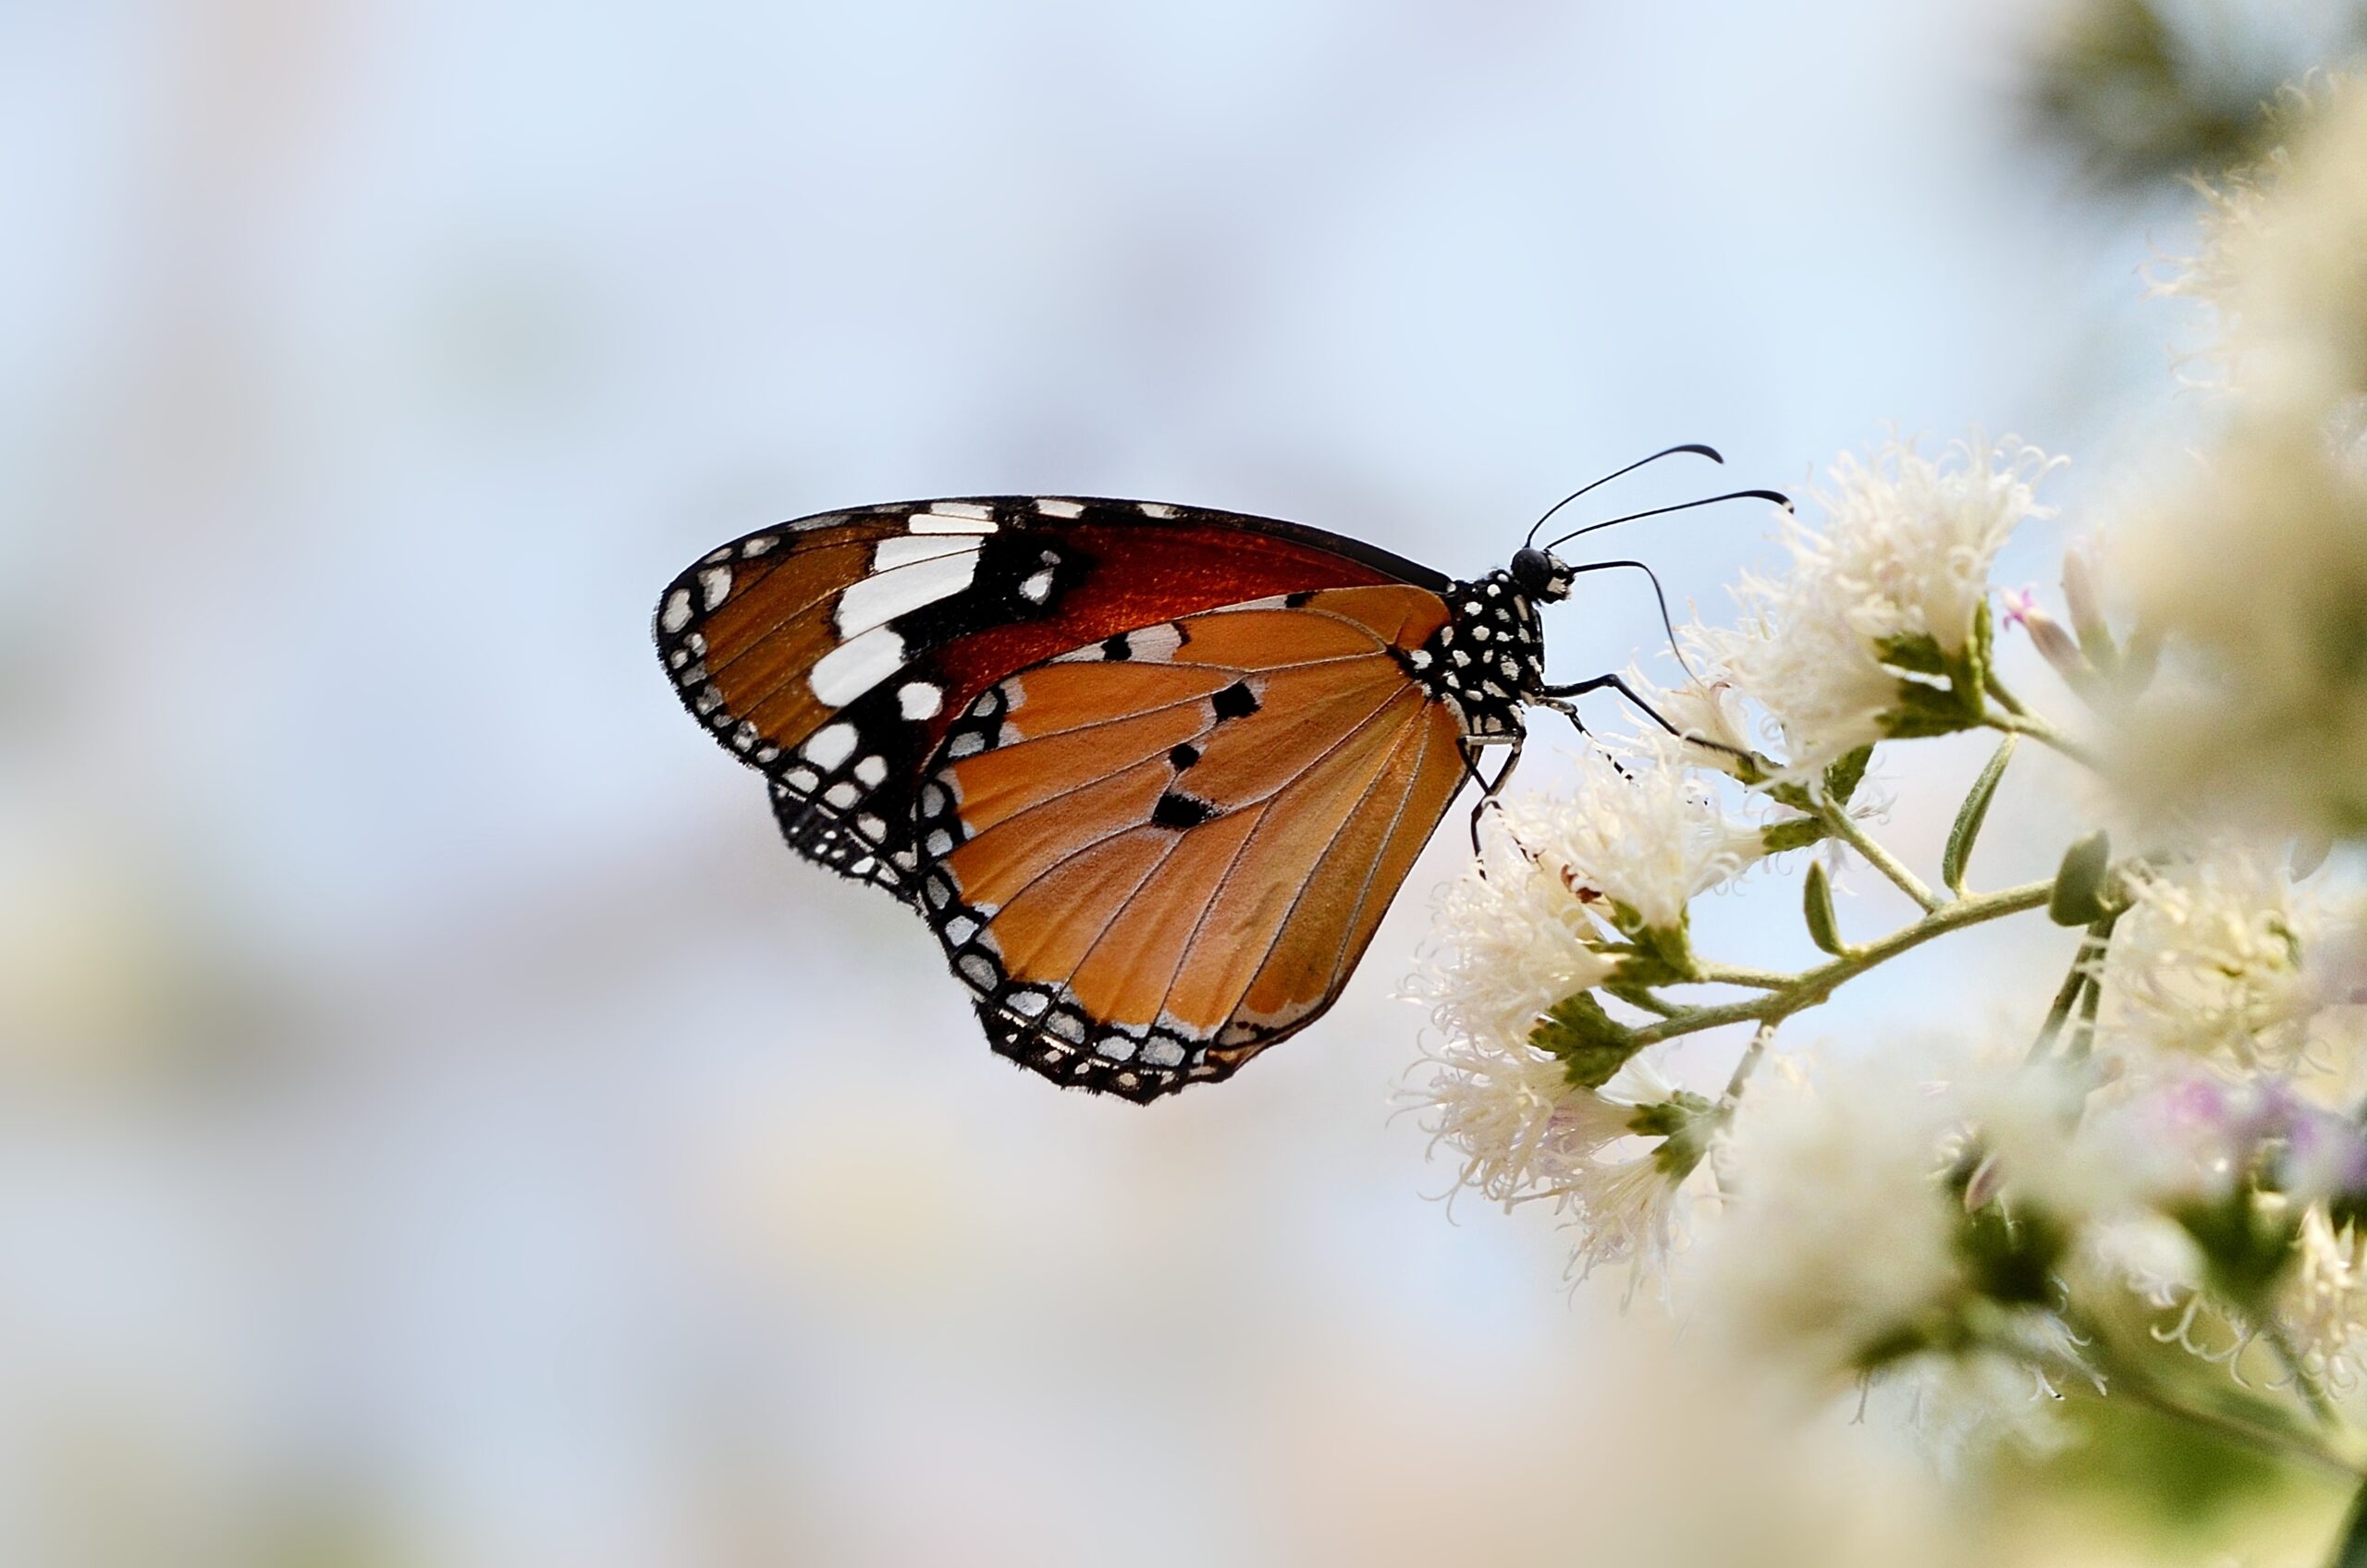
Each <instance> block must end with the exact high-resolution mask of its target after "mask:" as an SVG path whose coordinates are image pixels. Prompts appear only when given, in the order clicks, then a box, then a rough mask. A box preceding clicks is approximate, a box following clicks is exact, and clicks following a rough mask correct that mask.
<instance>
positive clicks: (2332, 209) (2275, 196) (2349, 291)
mask: <svg viewBox="0 0 2367 1568" xmlns="http://www.w3.org/2000/svg"><path fill="white" fill-rule="evenodd" d="M2279 108H2280V115H2279V118H2280V119H2281V120H2283V121H2284V122H2286V124H2287V127H2288V137H2287V145H2285V146H2280V147H2277V148H2275V149H2274V150H2273V151H2272V152H2270V153H2268V155H2267V156H2266V157H2264V158H2263V159H2262V160H2261V161H2260V163H2258V164H2256V165H2253V166H2251V167H2250V168H2246V169H2240V170H2237V171H2235V172H2234V173H2232V174H2231V175H2229V176H2228V177H2227V178H2226V179H2225V180H2223V181H2222V182H2221V183H2220V184H2219V185H2217V186H2215V187H2214V186H2211V185H2207V184H2205V185H2201V190H2202V194H2203V197H2204V202H2205V205H2204V207H2203V210H2202V214H2201V235H2202V247H2201V251H2199V252H2198V253H2196V254H2195V255H2192V256H2187V257H2180V258H2177V259H2175V260H2173V261H2172V262H2170V263H2169V264H2168V266H2167V268H2166V269H2165V276H2162V277H2160V278H2158V279H2157V281H2156V292H2159V293H2163V294H2177V295H2186V296H2189V297H2191V298H2195V299H2199V300H2202V301H2204V302H2205V303H2207V304H2209V305H2210V306H2211V307H2212V309H2213V311H2214V313H2215V314H2216V315H2217V317H2218V325H2219V337H2218V341H2217V342H2216V344H2215V345H2214V349H2213V351H2212V355H2211V357H2212V358H2214V359H2215V360H2216V361H2219V364H2220V366H2221V368H2222V369H2223V371H2224V373H2225V374H2226V378H2227V380H2228V382H2229V384H2230V385H2231V386H2233V387H2234V388H2235V389H2236V390H2237V391H2238V393H2239V394H2241V395H2242V396H2243V397H2245V398H2250V399H2254V400H2261V399H2267V400H2271V401H2287V400H2290V401H2297V402H2302V403H2317V404H2321V405H2322V404H2323V403H2324V401H2325V400H2326V399H2327V398H2330V397H2340V396H2342V395H2344V394H2347V393H2353V392H2357V391H2360V390H2361V389H2362V388H2367V180H2361V178H2359V171H2360V170H2361V168H2367V91H2362V90H2361V86H2360V84H2359V83H2357V82H2356V81H2346V80H2339V79H2336V80H2325V81H2323V82H2321V83H2319V84H2316V87H2315V90H2314V91H2313V92H2300V91H2298V90H2288V92H2287V94H2286V97H2285V99H2284V101H2283V102H2282V103H2281V104H2280V105H2279Z"/></svg>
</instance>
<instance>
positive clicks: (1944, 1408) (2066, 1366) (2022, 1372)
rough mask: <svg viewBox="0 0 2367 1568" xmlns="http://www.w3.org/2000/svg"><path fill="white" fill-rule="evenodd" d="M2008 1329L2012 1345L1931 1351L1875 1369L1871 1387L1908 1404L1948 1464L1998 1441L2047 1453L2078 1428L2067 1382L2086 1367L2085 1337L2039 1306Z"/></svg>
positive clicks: (1918, 1428) (1912, 1419)
mask: <svg viewBox="0 0 2367 1568" xmlns="http://www.w3.org/2000/svg"><path fill="white" fill-rule="evenodd" d="M2006 1332H2007V1333H2008V1334H2009V1335H2010V1336H2012V1338H2013V1339H2014V1340H2015V1341H2016V1343H2015V1347H2014V1348H2013V1349H2011V1350H2007V1349H1997V1348H1992V1347H1989V1346H1985V1345H1983V1346H1975V1347H1973V1348H1972V1349H1969V1350H1962V1351H1958V1352H1956V1353H1955V1354H1940V1353H1937V1352H1926V1353H1925V1354H1920V1355H1915V1356H1910V1357H1908V1358H1907V1360H1905V1361H1903V1362H1898V1363H1895V1364H1893V1365H1892V1366H1886V1367H1884V1368H1883V1370H1882V1371H1881V1372H1879V1373H1877V1374H1874V1375H1873V1376H1872V1380H1871V1383H1870V1390H1873V1391H1878V1392H1880V1393H1882V1394H1883V1395H1886V1396H1888V1397H1890V1398H1894V1399H1897V1400H1900V1401H1902V1402H1903V1403H1905V1405H1906V1410H1905V1412H1904V1414H1905V1415H1906V1419H1907V1425H1908V1426H1909V1427H1912V1428H1913V1429H1914V1431H1915V1433H1916V1435H1917V1436H1918V1437H1919V1438H1920V1439H1922V1442H1923V1446H1924V1449H1925V1451H1926V1452H1929V1453H1930V1454H1931V1455H1932V1458H1933V1459H1935V1460H1936V1461H1937V1462H1938V1463H1939V1464H1941V1466H1942V1467H1943V1468H1954V1467H1955V1466H1956V1464H1958V1463H1959V1462H1961V1461H1962V1460H1963V1458H1964V1457H1965V1456H1966V1454H1967V1453H1968V1452H1969V1451H1971V1450H1973V1449H1974V1448H1976V1447H1979V1446H1981V1445H1985V1444H1989V1443H1992V1442H2001V1441H2002V1442H2007V1443H2011V1444H2013V1445H2015V1446H2016V1447H2018V1448H2020V1449H2021V1450H2023V1451H2024V1452H2029V1453H2033V1454H2045V1453H2048V1452H2053V1451H2054V1450H2057V1449H2060V1448H2061V1447H2062V1446H2063V1445H2064V1443H2065V1442H2066V1441H2067V1440H2068V1439H2069V1437H2070V1435H2071V1434H2070V1432H2069V1430H2068V1428H2067V1427H2066V1426H2065V1425H2064V1422H2063V1420H2062V1415H2061V1406H2062V1402H2063V1394H2062V1391H2061V1383H2062V1380H2063V1378H2064V1377H2065V1376H2066V1375H2067V1374H2068V1373H2071V1372H2072V1371H2073V1370H2074V1369H2075V1368H2077V1367H2079V1346H2078V1344H2077V1343H2076V1342H2075V1341H2073V1340H2072V1338H2071V1335H2070V1333H2069V1331H2068V1330H2067V1329H2065V1328H2064V1327H2063V1325H2062V1324H2061V1323H2060V1322H2059V1321H2057V1320H2056V1319H2054V1318H2053V1317H2044V1316H2042V1315H2040V1314H2036V1313H2025V1314H2020V1315H2018V1316H2017V1317H2014V1318H2012V1319H2010V1320H2009V1324H2008V1326H2007V1328H2006ZM2090 1380H2091V1381H2092V1379H2090Z"/></svg>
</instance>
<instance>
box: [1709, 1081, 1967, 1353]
mask: <svg viewBox="0 0 2367 1568" xmlns="http://www.w3.org/2000/svg"><path fill="white" fill-rule="evenodd" d="M1785 1065H1787V1066H1788V1065H1790V1063H1788V1062H1787V1063H1786V1064H1785ZM1931 1065H1932V1064H1931V1063H1930V1062H1929V1060H1928V1059H1925V1058H1922V1057H1920V1056H1918V1055H1915V1054H1912V1053H1907V1052H1890V1053H1885V1054H1883V1055H1881V1056H1877V1057H1873V1058H1870V1059H1862V1060H1848V1061H1825V1062H1821V1063H1820V1064H1819V1065H1818V1068H1817V1071H1816V1072H1815V1074H1814V1078H1813V1081H1811V1080H1810V1079H1809V1077H1808V1076H1807V1075H1806V1074H1804V1073H1801V1072H1790V1073H1782V1072H1772V1073H1771V1072H1762V1073H1761V1074H1760V1078H1759V1080H1758V1081H1757V1082H1755V1083H1754V1084H1753V1085H1752V1088H1751V1092H1750V1093H1749V1094H1748V1096H1745V1097H1744V1099H1743V1101H1742V1105H1741V1109H1740V1110H1739V1111H1738V1112H1737V1114H1736V1116H1735V1124H1734V1127H1733V1130H1732V1132H1731V1133H1730V1134H1729V1144H1728V1149H1727V1154H1728V1165H1729V1168H1730V1169H1731V1170H1733V1171H1734V1173H1735V1175H1734V1180H1735V1187H1736V1195H1735V1197H1734V1198H1733V1199H1732V1200H1731V1201H1730V1203H1729V1205H1728V1206H1727V1207H1728V1208H1729V1212H1727V1213H1726V1214H1724V1215H1723V1217H1722V1223H1721V1225H1720V1227H1719V1231H1718V1234H1717V1238H1716V1243H1715V1244H1714V1245H1713V1246H1711V1247H1708V1248H1705V1249H1704V1251H1705V1254H1706V1256H1705V1257H1704V1278H1703V1280H1702V1282H1701V1290H1700V1296H1701V1309H1700V1310H1701V1314H1702V1316H1703V1317H1704V1318H1705V1319H1707V1320H1709V1321H1711V1323H1712V1324H1713V1325H1715V1326H1716V1327H1718V1328H1720V1329H1723V1331H1724V1333H1725V1336H1726V1337H1727V1338H1729V1339H1730V1340H1731V1341H1733V1343H1734V1344H1735V1347H1736V1348H1737V1349H1739V1350H1741V1351H1742V1352H1744V1353H1745V1354H1747V1355H1748V1356H1750V1357H1751V1358H1753V1359H1769V1360H1773V1361H1775V1362H1778V1363H1781V1364H1784V1365H1788V1366H1793V1367H1794V1368H1796V1369H1797V1370H1799V1371H1801V1372H1804V1373H1805V1374H1807V1375H1808V1376H1809V1378H1812V1379H1827V1378H1841V1377H1846V1376H1849V1375H1853V1374H1857V1373H1860V1372H1863V1371H1866V1370H1869V1369H1870V1367H1871V1366H1873V1365H1874V1364H1875V1362H1876V1361H1877V1360H1878V1359H1879V1358H1880V1357H1881V1355H1882V1354H1883V1352H1884V1350H1885V1347H1889V1346H1892V1345H1895V1344H1897V1343H1898V1342H1900V1341H1901V1340H1902V1337H1903V1336H1911V1335H1913V1334H1915V1333H1917V1332H1918V1331H1919V1329H1920V1328H1921V1327H1922V1326H1923V1325H1924V1324H1925V1323H1926V1322H1927V1321H1928V1320H1929V1319H1930V1318H1931V1317H1932V1315H1933V1314H1934V1313H1937V1312H1942V1311H1944V1310H1945V1308H1946V1307H1947V1305H1949V1304H1950V1303H1952V1302H1953V1301H1954V1300H1955V1299H1956V1297H1957V1296H1958V1295H1959V1294H1960V1293H1961V1292H1962V1291H1963V1288H1964V1276H1963V1271H1962V1268H1961V1266H1960V1264H1959V1262H1958V1259H1957V1256H1956V1245H1955V1237H1956V1226H1957V1223H1958V1221H1959V1220H1960V1219H1962V1218H1963V1208H1962V1206H1961V1204H1959V1203H1958V1202H1957V1201H1956V1199H1955V1198H1954V1197H1953V1196H1952V1195H1951V1194H1948V1193H1947V1192H1946V1191H1944V1188H1943V1186H1942V1183H1941V1177H1942V1174H1943V1171H1944V1168H1945V1167H1946V1166H1947V1164H1948V1163H1949V1162H1950V1158H1951V1154H1952V1148H1951V1142H1952V1140H1953V1139H1954V1138H1955V1137H1956V1135H1957V1134H1958V1133H1960V1130H1961V1123H1962V1117H1961V1114H1960V1105H1959V1102H1958V1100H1957V1097H1956V1096H1954V1095H1952V1094H1951V1093H1949V1091H1948V1087H1947V1085H1946V1084H1944V1083H1934V1082H1932V1080H1931V1079H1930V1077H1929V1076H1928V1070H1929V1068H1930V1066H1931Z"/></svg>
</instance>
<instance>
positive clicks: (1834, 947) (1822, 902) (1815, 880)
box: [1800, 860, 1849, 958]
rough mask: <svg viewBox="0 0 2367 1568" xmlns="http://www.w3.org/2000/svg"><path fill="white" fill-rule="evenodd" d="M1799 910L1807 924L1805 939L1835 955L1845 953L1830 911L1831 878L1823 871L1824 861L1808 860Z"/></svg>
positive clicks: (1845, 946)
mask: <svg viewBox="0 0 2367 1568" xmlns="http://www.w3.org/2000/svg"><path fill="white" fill-rule="evenodd" d="M1800 905H1801V908H1800V913H1801V914H1802V915H1803V916H1805V917H1806V919H1807V921H1808V924H1809V941H1811V942H1814V943H1815V944H1816V945H1817V946H1818V947H1820V948H1821V949H1824V950H1825V951H1826V952H1829V953H1831V954H1832V955H1833V956H1834V957H1835V958H1846V956H1848V952H1849V944H1848V943H1846V942H1845V941H1843V940H1842V939H1841V926H1840V923H1839V922H1838V921H1836V920H1835V919H1834V914H1833V879H1832V878H1831V877H1829V876H1825V874H1824V862H1822V861H1821V860H1820V861H1811V862H1810V863H1809V876H1808V885H1807V887H1806V888H1803V889H1802V890H1801V894H1800Z"/></svg>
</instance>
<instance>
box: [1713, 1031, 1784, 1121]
mask: <svg viewBox="0 0 2367 1568" xmlns="http://www.w3.org/2000/svg"><path fill="white" fill-rule="evenodd" d="M1774 1037H1775V1024H1774V1022H1773V1021H1772V1020H1769V1021H1768V1022H1766V1023H1761V1024H1760V1026H1759V1027H1758V1028H1757V1029H1754V1030H1752V1031H1751V1035H1750V1044H1748V1046H1745V1047H1743V1051H1742V1060H1739V1061H1737V1062H1735V1071H1734V1076H1733V1077H1731V1078H1729V1079H1727V1080H1726V1092H1725V1093H1724V1094H1723V1095H1721V1096H1718V1103H1719V1104H1720V1105H1722V1106H1723V1107H1725V1108H1726V1109H1728V1110H1732V1109H1734V1108H1735V1102H1736V1101H1738V1100H1740V1099H1741V1098H1742V1090H1743V1085H1744V1084H1748V1083H1749V1082H1750V1071H1751V1069H1752V1068H1754V1067H1757V1066H1758V1065H1759V1059H1760V1057H1762V1056H1765V1055H1766V1054H1767V1042H1768V1041H1770V1040H1772V1039H1773V1038H1774Z"/></svg>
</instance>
